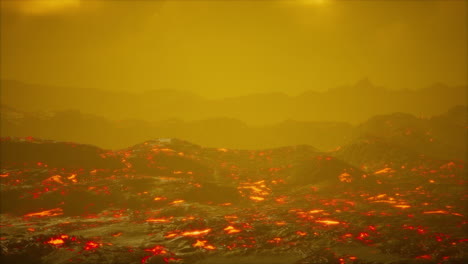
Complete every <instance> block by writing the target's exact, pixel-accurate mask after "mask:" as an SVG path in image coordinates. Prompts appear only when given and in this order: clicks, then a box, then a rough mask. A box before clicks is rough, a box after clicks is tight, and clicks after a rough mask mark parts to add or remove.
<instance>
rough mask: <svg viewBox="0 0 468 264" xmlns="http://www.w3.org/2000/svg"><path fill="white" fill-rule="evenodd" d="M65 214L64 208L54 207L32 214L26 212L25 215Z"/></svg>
mask: <svg viewBox="0 0 468 264" xmlns="http://www.w3.org/2000/svg"><path fill="white" fill-rule="evenodd" d="M61 214H63V209H62V208H54V209H50V210H45V211H41V212H36V213H30V214H25V215H24V216H25V217H35V216H36V217H43V216H56V215H61Z"/></svg>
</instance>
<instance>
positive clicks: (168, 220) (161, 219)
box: [146, 218, 171, 223]
mask: <svg viewBox="0 0 468 264" xmlns="http://www.w3.org/2000/svg"><path fill="white" fill-rule="evenodd" d="M170 221H171V220H170V219H167V218H149V219H146V222H150V223H169V222H170Z"/></svg>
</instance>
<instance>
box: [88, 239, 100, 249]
mask: <svg viewBox="0 0 468 264" xmlns="http://www.w3.org/2000/svg"><path fill="white" fill-rule="evenodd" d="M100 246H102V244H100V243H96V242H94V241H88V242H86V245H85V247H84V250H93V249H96V248H98V247H100Z"/></svg>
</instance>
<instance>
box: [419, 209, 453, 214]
mask: <svg viewBox="0 0 468 264" xmlns="http://www.w3.org/2000/svg"><path fill="white" fill-rule="evenodd" d="M423 214H450V212H448V211H445V210H437V211H426V212H423Z"/></svg>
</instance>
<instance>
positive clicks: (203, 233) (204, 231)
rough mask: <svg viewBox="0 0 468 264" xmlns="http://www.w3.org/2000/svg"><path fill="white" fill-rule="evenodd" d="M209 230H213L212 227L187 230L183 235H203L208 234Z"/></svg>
mask: <svg viewBox="0 0 468 264" xmlns="http://www.w3.org/2000/svg"><path fill="white" fill-rule="evenodd" d="M209 232H211V228H208V229H204V230H194V231H186V232H184V233H182V236H202V235H206V234H208V233H209Z"/></svg>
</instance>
